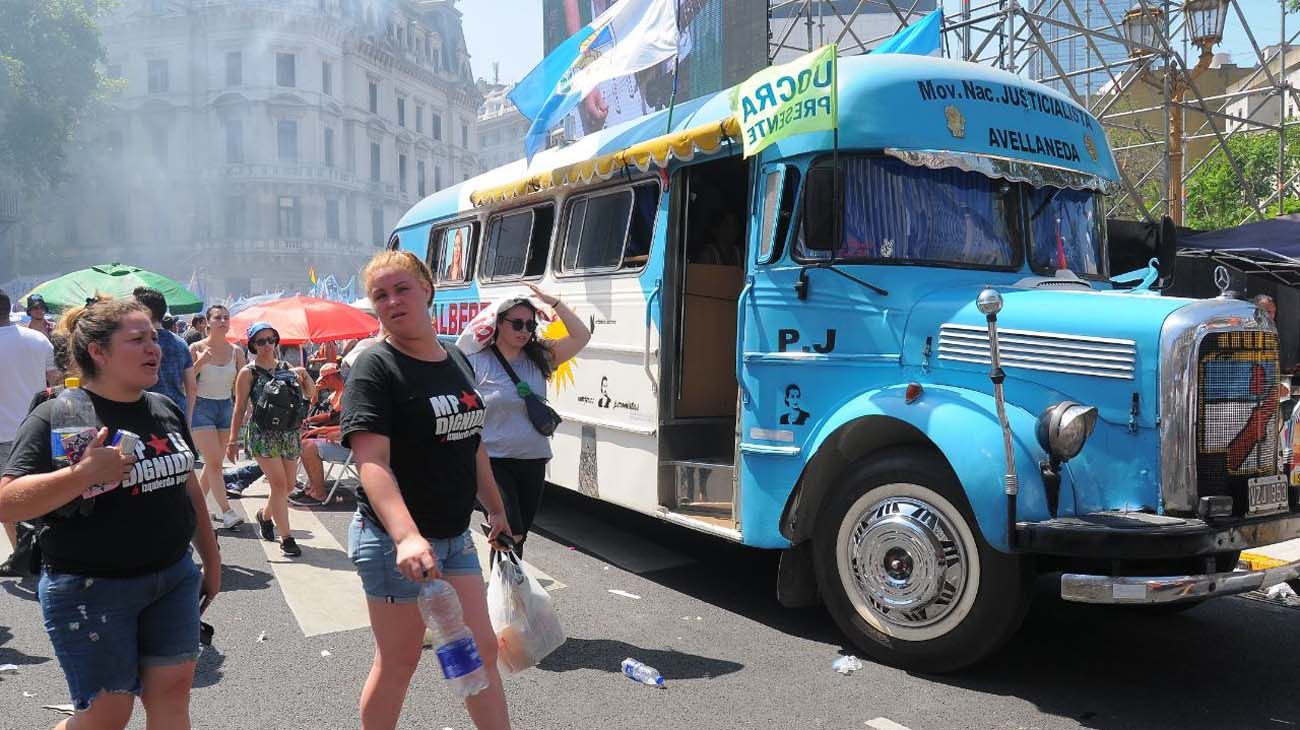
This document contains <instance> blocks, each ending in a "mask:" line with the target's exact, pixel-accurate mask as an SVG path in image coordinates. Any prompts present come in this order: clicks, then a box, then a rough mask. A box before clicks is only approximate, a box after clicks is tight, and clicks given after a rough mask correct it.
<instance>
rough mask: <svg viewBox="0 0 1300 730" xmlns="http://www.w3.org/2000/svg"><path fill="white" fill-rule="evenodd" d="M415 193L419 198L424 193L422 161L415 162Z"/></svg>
mask: <svg viewBox="0 0 1300 730" xmlns="http://www.w3.org/2000/svg"><path fill="white" fill-rule="evenodd" d="M415 192H416V193H418V194H419V196H420V197H421V198H423V197H424V196H425V192H424V160H416V161H415Z"/></svg>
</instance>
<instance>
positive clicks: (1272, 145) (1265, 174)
mask: <svg viewBox="0 0 1300 730" xmlns="http://www.w3.org/2000/svg"><path fill="white" fill-rule="evenodd" d="M1228 149H1229V150H1231V152H1232V156H1233V159H1235V160H1236V161H1237V163H1238V164H1239V165H1240V166H1241V171H1242V177H1238V176H1237V173H1236V171H1235V170H1233V167H1232V164H1231V163H1230V162H1229V161H1228V156H1227V155H1225V154H1224V152H1223V150H1222V149H1217V150H1215V151H1214V152H1213V153H1211V154H1210V156H1209V157H1208V158H1207V159H1206V160H1205V162H1204V163H1203V164H1202V165H1201V166H1200V167H1199V168H1197V170H1196V172H1195V173H1194V174H1193V175H1192V176H1191V177H1190V178H1189V179H1188V180H1187V184H1186V195H1187V205H1186V222H1187V225H1188V226H1189V227H1191V228H1199V229H1202V230H1213V229H1216V228H1230V227H1232V226H1236V225H1240V224H1241V223H1242V222H1244V221H1247V220H1250V219H1251V218H1255V217H1257V214H1256V212H1255V208H1254V207H1253V206H1252V205H1251V202H1250V199H1251V197H1252V196H1253V197H1254V199H1255V201H1257V202H1259V203H1260V204H1261V205H1262V204H1263V201H1265V200H1268V198H1269V196H1270V195H1273V194H1274V193H1275V192H1276V191H1277V172H1278V153H1279V150H1278V137H1277V132H1256V133H1247V134H1236V135H1234V136H1232V137H1230V138H1229V139H1228ZM1283 172H1284V175H1285V177H1286V179H1287V180H1290V178H1291V177H1292V176H1293V175H1295V174H1296V173H1297V172H1300V128H1297V127H1296V126H1294V125H1291V124H1288V125H1286V158H1285V161H1284V165H1283ZM1243 177H1244V179H1245V187H1244V188H1243V183H1242V178H1243ZM1289 191H1290V192H1291V195H1288V196H1284V200H1283V204H1282V210H1281V212H1282V213H1295V212H1300V199H1298V198H1296V196H1295V189H1294V187H1291V188H1289ZM1248 193H1249V195H1248ZM1263 207H1264V210H1263V211H1262V212H1263V213H1264V215H1266V216H1271V215H1277V214H1278V213H1279V211H1278V204H1277V200H1276V199H1274V200H1273V202H1271V203H1269V204H1268V205H1267V206H1263Z"/></svg>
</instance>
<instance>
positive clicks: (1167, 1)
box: [768, 0, 1300, 223]
mask: <svg viewBox="0 0 1300 730" xmlns="http://www.w3.org/2000/svg"><path fill="white" fill-rule="evenodd" d="M1112 2H1114V4H1115V5H1116V6H1122V5H1127V6H1128V7H1126V8H1125V9H1124V10H1123V11H1116V10H1112V9H1111V8H1110V7H1109V6H1108V4H1107V3H1106V2H1105V1H1104V0H982V1H981V0H960V6H961V11H960V13H957V14H953V15H947V16H945V18H944V25H943V54H944V56H946V57H949V58H958V59H966V60H968V61H972V62H975V63H982V64H987V65H990V66H996V67H998V68H1001V69H1005V70H1007V71H1010V72H1012V73H1017V74H1020V75H1023V76H1026V77H1028V78H1031V79H1034V80H1036V81H1040V82H1043V83H1046V84H1049V85H1051V86H1053V87H1055V88H1056V89H1058V90H1060V91H1061V92H1063V93H1065V94H1066V95H1067V96H1070V97H1071V98H1073V99H1074V100H1075V101H1076V102H1077V103H1078V104H1079V105H1081V106H1083V107H1085V108H1087V109H1088V110H1089V111H1091V112H1092V113H1093V115H1094V116H1096V117H1097V118H1098V119H1099V120H1100V121H1101V123H1102V125H1103V126H1104V127H1105V129H1106V132H1107V137H1108V138H1109V139H1110V141H1111V144H1112V147H1113V149H1114V150H1115V154H1116V158H1117V162H1119V166H1120V178H1121V184H1122V191H1121V193H1120V194H1117V195H1115V196H1112V198H1110V199H1109V200H1108V204H1109V206H1110V209H1109V210H1108V215H1110V216H1112V217H1128V218H1143V219H1146V220H1149V221H1155V220H1159V218H1160V217H1161V216H1163V215H1166V214H1170V215H1172V217H1174V219H1175V221H1176V222H1180V223H1181V222H1183V216H1182V200H1181V198H1185V190H1186V183H1187V181H1188V180H1189V179H1190V178H1192V176H1194V175H1195V174H1196V172H1197V171H1198V170H1200V169H1201V168H1202V166H1203V165H1205V164H1206V162H1207V161H1208V160H1210V159H1212V158H1219V157H1222V158H1223V159H1226V161H1227V164H1228V166H1229V168H1230V169H1231V170H1232V174H1233V175H1234V176H1235V180H1234V182H1235V183H1237V184H1239V185H1240V186H1241V189H1242V190H1244V191H1245V193H1246V200H1247V203H1248V204H1249V207H1250V208H1251V212H1250V214H1249V215H1248V216H1246V217H1245V218H1244V219H1243V220H1241V221H1238V222H1239V223H1245V222H1248V221H1251V220H1260V219H1263V218H1266V217H1270V216H1273V215H1278V214H1280V213H1281V212H1284V210H1283V208H1284V206H1285V205H1286V204H1287V203H1288V202H1289V203H1290V204H1292V205H1293V206H1294V205H1295V204H1296V203H1297V202H1298V201H1297V199H1300V194H1297V191H1300V165H1295V164H1292V165H1288V163H1287V155H1288V152H1287V134H1288V130H1290V129H1292V128H1294V127H1295V125H1296V124H1297V123H1300V119H1297V118H1295V117H1292V118H1288V116H1287V115H1288V112H1292V111H1293V110H1294V109H1295V108H1296V101H1300V100H1297V99H1295V97H1294V96H1293V95H1294V94H1295V92H1296V89H1294V88H1293V87H1292V86H1291V84H1290V82H1289V81H1288V80H1287V78H1288V75H1289V74H1290V73H1293V72H1294V73H1296V75H1297V77H1298V78H1300V48H1297V47H1296V41H1297V38H1296V36H1297V35H1300V32H1292V33H1291V34H1290V35H1288V31H1287V17H1286V11H1285V6H1286V0H1268V3H1267V6H1271V8H1270V10H1269V12H1274V11H1275V12H1277V13H1278V14H1279V15H1280V17H1281V25H1280V28H1281V30H1280V33H1279V38H1278V39H1277V43H1278V44H1277V46H1268V47H1264V46H1261V45H1260V42H1259V39H1257V38H1256V36H1255V33H1254V32H1253V31H1252V29H1251V27H1250V18H1248V16H1247V15H1246V12H1245V10H1244V9H1243V7H1242V6H1243V5H1245V4H1249V5H1251V6H1252V8H1253V11H1252V12H1253V13H1254V17H1256V18H1258V17H1260V16H1259V14H1260V13H1261V12H1262V11H1261V9H1260V6H1261V5H1265V3H1264V2H1261V0H1229V2H1228V10H1227V13H1228V17H1227V19H1226V24H1234V23H1235V24H1239V27H1240V28H1241V29H1242V30H1244V32H1245V36H1246V38H1247V39H1248V40H1249V42H1250V47H1251V52H1250V54H1249V56H1250V57H1249V58H1248V59H1247V58H1237V59H1235V61H1236V64H1235V65H1236V66H1237V67H1238V68H1249V67H1253V70H1252V71H1250V72H1249V73H1246V72H1244V71H1243V72H1241V74H1242V76H1243V79H1240V80H1237V81H1235V82H1233V85H1235V86H1237V87H1238V88H1237V89H1236V90H1235V91H1225V92H1224V93H1210V92H1203V91H1202V86H1204V85H1205V84H1204V81H1202V83H1201V84H1198V83H1197V79H1198V78H1203V77H1202V76H1201V74H1202V73H1204V72H1205V71H1206V70H1207V68H1208V69H1213V68H1217V66H1213V65H1211V61H1212V57H1211V55H1210V52H1209V51H1208V49H1203V48H1198V47H1196V46H1195V44H1193V42H1192V39H1191V37H1190V28H1189V27H1188V26H1189V23H1188V22H1187V20H1188V19H1187V18H1186V17H1185V16H1186V13H1185V12H1184V9H1183V2H1182V0H1118V1H1116V0H1112ZM1273 3H1276V5H1273ZM933 4H934V3H933V2H931V3H925V2H924V0H835V1H834V2H828V1H826V0H768V27H769V33H768V36H769V38H768V58H769V60H770V61H775V60H777V59H778V58H783V57H788V56H792V55H795V54H799V53H806V52H808V51H811V50H813V49H815V48H818V47H821V46H822V45H825V44H827V43H838V44H839V46H840V48H839V52H840V55H842V56H852V55H858V54H862V53H866V52H868V51H869V50H870V49H871V48H874V47H875V46H876V45H877V44H879V43H880V41H882V40H884V39H885V38H888V37H889V36H890V35H893V34H894V33H895V32H897V31H898V30H899V29H901V28H903V27H906V26H907V25H909V24H911V23H912V22H915V21H916V20H918V19H920V18H921V17H922V16H923V15H925V14H926V13H927V12H929V10H928V8H929V7H932V6H933ZM939 4H940V5H941V6H942V4H943V3H942V2H940V3H939ZM921 6H924V9H923V8H922V7H921ZM1137 10H1140V11H1142V12H1144V13H1148V14H1150V17H1154V18H1158V19H1159V23H1158V24H1157V28H1156V32H1155V33H1153V35H1152V42H1151V43H1150V44H1141V43H1136V42H1133V41H1130V40H1129V39H1128V38H1127V37H1126V34H1125V31H1124V26H1123V19H1124V16H1125V14H1126V13H1127V12H1131V11H1137ZM1293 25H1300V23H1293ZM864 29H871V30H872V31H874V32H871V33H866V32H864ZM866 36H870V37H866ZM1070 44H1072V45H1070ZM1067 47H1068V50H1069V51H1070V55H1071V58H1070V59H1068V60H1067V62H1063V61H1062V58H1061V56H1062V55H1063V54H1062V51H1063V50H1065V49H1066V48H1067ZM1107 49H1109V53H1108V52H1107ZM1117 49H1120V50H1122V51H1123V52H1122V53H1120V54H1118V55H1119V56H1122V57H1116V56H1117V54H1116V53H1115V51H1116V50H1117ZM1080 51H1081V53H1080ZM1080 56H1082V58H1080ZM1098 78H1099V79H1101V80H1102V81H1103V83H1101V84H1099V85H1096V86H1095V88H1094V87H1093V86H1092V81H1093V80H1094V79H1098ZM1274 109H1275V110H1276V111H1273V110H1274ZM1262 132H1273V133H1276V134H1277V137H1278V163H1277V169H1276V170H1268V171H1261V170H1257V169H1248V167H1247V166H1246V164H1245V163H1246V161H1244V160H1241V159H1238V158H1239V157H1240V155H1238V154H1234V152H1233V144H1232V141H1233V140H1234V139H1236V138H1238V137H1240V136H1242V135H1248V134H1258V133H1262ZM1189 143H1196V144H1198V145H1199V146H1200V148H1201V149H1204V150H1205V151H1204V154H1198V155H1197V156H1196V158H1195V159H1190V160H1188V163H1189V164H1183V159H1182V157H1183V153H1182V151H1183V150H1186V149H1187V146H1188V144H1189ZM1206 145H1208V148H1206V147H1205V146H1206ZM1291 154H1292V155H1293V156H1294V155H1296V154H1297V150H1292V151H1291ZM1174 176H1177V178H1178V180H1179V183H1178V184H1176V185H1175V184H1172V183H1173V177H1174ZM1264 189H1267V190H1268V191H1269V193H1268V194H1267V195H1263V196H1257V195H1255V194H1254V191H1255V190H1264ZM1171 192H1173V193H1175V194H1177V193H1179V192H1182V195H1180V196H1178V197H1179V198H1180V199H1179V200H1176V201H1174V204H1173V205H1171V198H1170V195H1171Z"/></svg>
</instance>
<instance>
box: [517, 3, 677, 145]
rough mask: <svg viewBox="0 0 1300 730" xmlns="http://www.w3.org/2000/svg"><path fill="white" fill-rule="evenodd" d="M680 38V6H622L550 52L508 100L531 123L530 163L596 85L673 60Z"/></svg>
mask: <svg viewBox="0 0 1300 730" xmlns="http://www.w3.org/2000/svg"><path fill="white" fill-rule="evenodd" d="M678 36H679V31H678V28H677V8H676V0H620V2H618V3H616V4H614V5H613V6H611V7H610V8H609V9H608V10H606V11H605V12H603V13H601V14H600V15H599V16H598V17H597V18H596V19H595V20H593V21H591V23H590V24H589V25H586V26H584V27H583V28H582V29H581V30H579V31H578V32H577V33H574V34H573V35H572V36H570V37H569V39H568V40H566V41H564V42H563V43H561V44H560V45H559V46H557V47H556V49H555V50H554V51H551V53H550V55H548V56H547V57H546V58H544V59H542V62H541V63H540V64H538V65H537V67H536V68H534V69H533V70H532V71H531V72H529V74H528V76H526V77H524V80H523V81H520V82H519V83H518V84H516V85H515V88H514V90H513V91H511V92H510V95H509V98H510V101H512V102H514V105H515V106H516V107H518V108H519V111H520V113H522V114H523V115H524V116H525V117H527V118H528V119H529V120H530V121H531V122H532V125H531V126H530V127H529V128H528V136H527V137H526V138H525V139H524V149H525V150H527V152H528V159H529V161H531V160H532V159H533V155H534V154H536V153H537V151H538V150H539V149H541V148H542V146H543V144H544V143H545V141H546V132H547V130H549V129H551V128H552V127H554V126H556V125H557V124H559V123H560V122H561V120H563V119H564V116H565V115H566V114H568V113H569V112H570V111H572V110H573V108H574V107H576V106H577V105H578V102H580V101H582V99H583V97H585V96H586V95H587V94H588V93H590V92H591V90H592V89H595V88H596V85H597V84H600V83H601V82H604V81H609V80H610V79H616V78H619V77H620V76H626V75H628V74H632V73H636V72H637V71H641V70H642V69H646V68H649V67H651V66H653V65H655V64H657V63H659V62H661V61H665V60H667V59H670V58H672V57H674V56H675V55H677V44H678Z"/></svg>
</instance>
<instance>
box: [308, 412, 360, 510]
mask: <svg viewBox="0 0 1300 730" xmlns="http://www.w3.org/2000/svg"><path fill="white" fill-rule="evenodd" d="M338 430H339V429H338V426H324V427H321V428H313V429H311V430H309V431H307V432H306V433H304V434H303V435H302V438H304V439H319V440H323V441H326V442H328V443H329V445H330V446H332V447H335V448H334V449H323V448H319V447H318V448H317V452H318V453H319V454H320V460H321V467H322V468H323V470H324V472H325V473H324V477H325V484H326V485H329V494H327V495H325V502H324V503H325V504H331V503H333V501H334V494H335V493H336V492H338V489H339V486H340V485H341V484H342V482H343V478H344V477H348V476H350V477H351V478H353V479H355V480H356V481H357V484H360V483H361V472H359V471H358V470H357V466H356V463H355V462H354V461H353V459H352V450H351V449H344V448H343V447H342V446H341V445H340V444H339V443H338V442H336V441H334V440H333V439H331V438H329V436H331V435H337V434H338ZM335 449H337V450H339V451H346V452H347V456H346V457H344V458H343V459H342V460H340V459H339V458H338V455H337V454H333V453H327V451H334V450H335ZM298 469H299V471H305V469H304V467H303V466H302V462H301V461H299V464H298ZM304 476H305V474H304ZM331 480H333V484H332V485H331V484H330V482H331ZM354 496H355V493H354Z"/></svg>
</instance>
